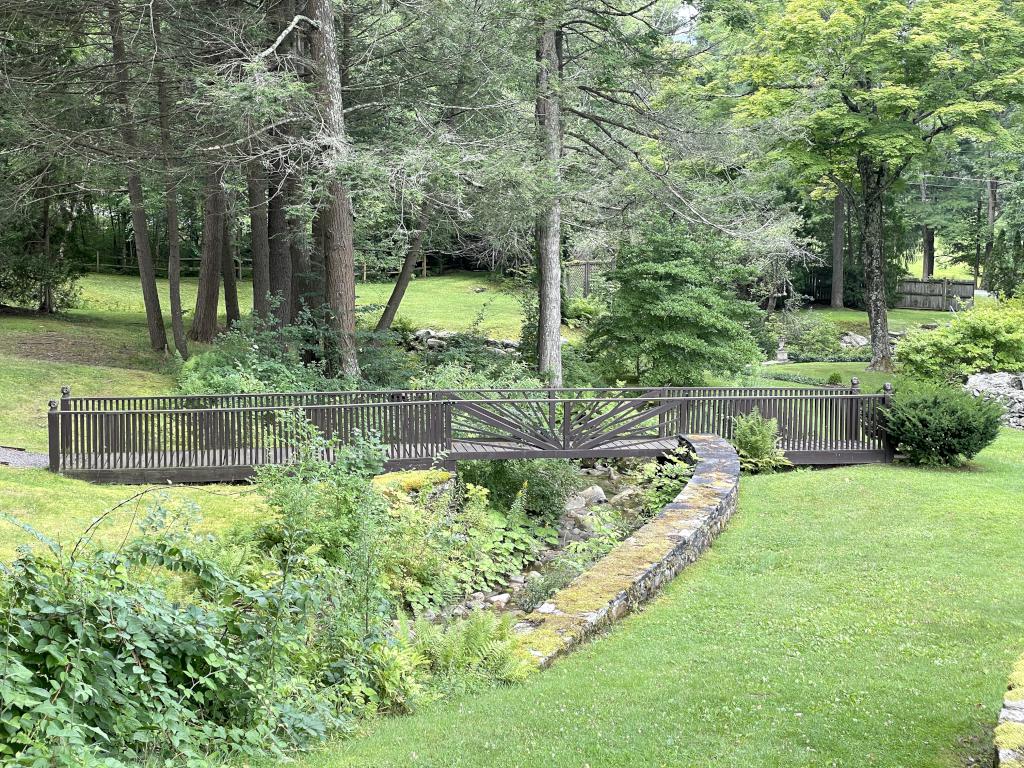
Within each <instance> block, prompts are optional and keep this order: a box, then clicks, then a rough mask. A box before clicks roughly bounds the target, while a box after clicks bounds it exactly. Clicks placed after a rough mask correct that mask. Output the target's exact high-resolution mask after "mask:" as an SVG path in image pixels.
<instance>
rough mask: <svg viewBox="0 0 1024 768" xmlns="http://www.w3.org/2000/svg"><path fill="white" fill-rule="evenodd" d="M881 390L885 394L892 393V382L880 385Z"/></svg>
mask: <svg viewBox="0 0 1024 768" xmlns="http://www.w3.org/2000/svg"><path fill="white" fill-rule="evenodd" d="M882 389H884V390H885V391H886V392H892V382H891V381H887V382H885V384H883V385H882Z"/></svg>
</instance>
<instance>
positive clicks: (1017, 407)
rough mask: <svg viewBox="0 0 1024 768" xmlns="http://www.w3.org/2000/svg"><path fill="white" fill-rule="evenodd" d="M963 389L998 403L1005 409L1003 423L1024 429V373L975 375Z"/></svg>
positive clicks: (969, 378)
mask: <svg viewBox="0 0 1024 768" xmlns="http://www.w3.org/2000/svg"><path fill="white" fill-rule="evenodd" d="M964 387H965V389H966V390H967V391H968V392H970V393H971V394H972V395H974V396H975V397H989V398H992V399H994V400H997V401H999V402H1000V403H1001V404H1002V405H1003V407H1005V408H1006V413H1005V414H1004V415H1003V423H1004V424H1006V426H1008V427H1013V428H1014V429H1024V373H976V374H974V375H973V376H970V377H968V379H967V383H966V384H965V385H964Z"/></svg>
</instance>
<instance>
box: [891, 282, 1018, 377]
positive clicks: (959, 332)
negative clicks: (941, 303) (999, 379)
mask: <svg viewBox="0 0 1024 768" xmlns="http://www.w3.org/2000/svg"><path fill="white" fill-rule="evenodd" d="M895 360H896V363H897V366H898V369H899V370H900V372H901V373H905V374H908V375H910V376H913V377H916V378H919V379H923V380H928V381H935V382H938V381H950V382H959V381H962V380H963V379H964V378H966V377H967V376H969V375H971V374H972V373H979V372H990V373H992V372H1000V371H1007V372H1011V373H1016V372H1019V371H1024V299H1012V300H1007V301H1002V302H999V303H998V304H990V303H985V304H979V305H977V306H975V307H974V308H973V309H968V310H965V311H962V312H958V313H957V314H956V315H955V316H954V317H953V320H952V321H951V322H950V323H949V325H946V326H942V327H940V328H937V329H935V330H930V331H929V330H915V331H911V332H909V333H908V334H907V335H906V336H904V337H903V339H901V340H900V342H899V343H898V344H897V345H896V354H895Z"/></svg>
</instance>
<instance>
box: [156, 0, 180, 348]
mask: <svg viewBox="0 0 1024 768" xmlns="http://www.w3.org/2000/svg"><path fill="white" fill-rule="evenodd" d="M154 7H155V6H154ZM153 36H154V39H155V43H156V47H157V52H156V55H157V62H158V63H157V66H156V71H155V73H154V75H155V77H156V91H157V103H158V107H159V110H160V152H161V154H162V155H163V166H164V209H165V213H166V215H167V288H168V292H169V293H170V299H171V335H172V336H173V338H174V348H175V349H176V350H178V354H179V355H180V356H181V358H182V360H188V340H187V339H186V337H185V319H184V315H183V313H182V308H181V225H180V224H179V222H178V191H177V180H176V179H175V178H174V173H173V171H172V167H171V166H172V163H173V159H172V158H173V157H174V147H173V144H172V140H171V93H170V89H169V88H168V85H167V76H166V72H165V70H164V67H163V64H162V63H160V58H159V57H161V56H162V55H163V51H162V50H161V49H160V14H159V13H158V12H157V11H156V10H154V12H153Z"/></svg>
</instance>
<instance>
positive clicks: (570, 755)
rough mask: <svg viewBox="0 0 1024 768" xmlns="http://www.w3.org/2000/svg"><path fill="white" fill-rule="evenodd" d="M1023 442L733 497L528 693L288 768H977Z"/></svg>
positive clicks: (769, 480) (398, 723)
mask: <svg viewBox="0 0 1024 768" xmlns="http://www.w3.org/2000/svg"><path fill="white" fill-rule="evenodd" d="M1022 462H1024V434H1021V433H1011V432H1009V431H1004V432H1003V433H1002V434H1001V436H1000V438H999V440H998V442H997V443H996V444H995V445H994V446H992V447H990V448H989V449H987V450H986V451H985V452H984V453H983V454H982V455H981V456H980V457H979V458H978V460H977V463H976V464H975V465H974V466H973V467H971V468H968V469H963V470H924V469H913V468H906V467H899V466H884V467H879V466H861V467H851V468H842V469H832V470H825V471H800V472H792V473H787V474H781V475H774V476H762V477H753V478H744V479H743V481H742V487H741V494H740V511H739V513H738V515H737V516H736V517H735V518H734V519H733V521H732V522H731V523H730V524H729V526H728V527H727V529H726V530H725V532H724V533H723V535H722V536H721V538H720V539H719V540H718V542H717V543H716V544H715V546H714V548H713V549H712V551H711V552H710V553H708V554H707V555H705V556H704V558H703V559H702V560H701V561H700V562H699V563H697V564H696V565H695V566H693V567H692V568H690V569H688V570H687V571H685V572H684V573H683V574H682V575H681V576H680V577H678V578H677V579H676V580H675V581H674V582H673V583H672V584H671V585H670V586H669V587H668V588H667V590H666V592H665V593H664V595H663V596H662V597H661V598H660V599H658V600H657V601H656V602H655V603H654V604H652V605H651V606H650V607H649V608H648V609H647V610H646V611H644V612H643V613H641V614H639V615H637V616H634V617H632V618H630V619H627V620H626V621H624V622H623V623H622V624H621V625H620V626H619V627H617V628H616V629H614V630H612V632H611V633H610V634H608V635H607V636H605V637H604V638H602V639H600V640H597V641H596V642H593V643H591V644H590V645H588V646H587V647H585V648H584V649H582V650H580V651H579V652H577V653H575V654H573V655H572V656H570V657H568V658H567V659H565V660H563V661H561V662H559V663H557V664H556V665H555V666H554V667H553V668H552V669H551V670H549V671H546V672H544V673H542V674H540V675H538V676H536V677H535V678H534V679H533V680H531V681H530V682H529V683H528V684H527V685H525V686H524V687H520V688H514V689H503V690H494V691H492V692H488V693H485V694H482V695H477V696H470V697H464V698H461V699H459V700H456V701H455V702H452V703H450V704H448V705H444V706H436V707H433V708H428V709H426V710H424V711H422V712H421V713H419V714H418V715H415V716H412V717H407V718H397V719H384V720H380V721H378V722H376V723H374V724H373V726H372V727H371V728H370V729H369V733H368V734H367V735H363V736H361V737H358V738H356V739H355V740H352V741H347V742H339V743H336V744H332V745H331V746H330V747H329V748H326V749H323V750H322V751H319V752H317V753H315V754H312V755H310V756H306V757H305V758H303V759H301V760H300V761H299V763H298V764H299V766H301V768H341V766H359V767H360V768H373V767H377V768H382V767H383V766H411V765H415V766H446V767H447V766H467V767H468V766H481V768H483V767H485V766H486V767H487V768H500V767H502V766H545V767H551V768H557V767H558V766H566V767H569V766H571V767H572V768H580V767H581V766H591V768H598V766H623V767H625V766H645V767H647V766H680V767H682V766H693V767H694V768H698V767H700V768H703V767H704V766H711V765H723V766H748V767H751V768H768V767H769V766H770V767H771V768H777V767H781V768H787V767H789V766H807V767H808V768H810V767H811V766H814V767H815V768H817V767H818V766H844V767H851V766H880V767H881V768H957V767H958V766H963V765H968V764H970V765H975V764H977V765H982V764H989V763H990V761H991V750H992V748H991V735H992V727H993V725H994V723H995V720H996V714H997V708H998V703H999V701H1000V700H1001V696H1002V692H1003V689H1004V688H1005V684H1006V679H1007V674H1008V671H1009V668H1010V665H1011V663H1012V662H1013V660H1014V659H1015V658H1016V657H1017V656H1018V655H1019V654H1020V652H1021V651H1022V650H1024V603H1022V602H1021V600H1020V595H1021V594H1024V572H1022V570H1021V567H1020V564H1021V556H1022V553H1024V507H1022V506H1021V505H1020V499H1021V498H1022V497H1024V473H1022V472H1021V471H1020V468H1021V463H1022Z"/></svg>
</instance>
